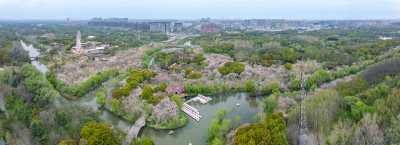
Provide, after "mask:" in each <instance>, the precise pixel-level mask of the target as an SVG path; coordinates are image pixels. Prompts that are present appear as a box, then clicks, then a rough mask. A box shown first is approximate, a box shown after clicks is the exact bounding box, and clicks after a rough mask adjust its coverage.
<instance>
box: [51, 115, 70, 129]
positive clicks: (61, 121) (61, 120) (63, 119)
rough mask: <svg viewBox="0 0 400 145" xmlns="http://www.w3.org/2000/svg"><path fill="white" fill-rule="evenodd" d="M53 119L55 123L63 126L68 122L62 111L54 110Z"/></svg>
mask: <svg viewBox="0 0 400 145" xmlns="http://www.w3.org/2000/svg"><path fill="white" fill-rule="evenodd" d="M54 121H55V122H56V124H57V125H59V126H62V127H65V126H66V125H67V123H68V118H67V114H66V113H65V112H64V111H56V114H55V117H54Z"/></svg>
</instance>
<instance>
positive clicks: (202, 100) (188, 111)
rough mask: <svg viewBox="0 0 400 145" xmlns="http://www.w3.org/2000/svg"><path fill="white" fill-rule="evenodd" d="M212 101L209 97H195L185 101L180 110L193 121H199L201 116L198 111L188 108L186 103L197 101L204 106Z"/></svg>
mask: <svg viewBox="0 0 400 145" xmlns="http://www.w3.org/2000/svg"><path fill="white" fill-rule="evenodd" d="M211 100H212V99H211V98H210V97H206V96H203V95H200V94H199V95H197V97H194V98H192V99H190V100H188V101H186V102H185V103H183V105H182V108H181V110H182V111H183V112H184V113H186V114H187V115H189V116H190V117H192V118H193V119H194V120H196V121H200V118H201V115H200V112H199V110H197V109H196V108H194V107H192V106H190V105H189V104H188V103H190V102H192V101H194V102H197V101H199V102H200V103H202V104H206V103H208V101H211Z"/></svg>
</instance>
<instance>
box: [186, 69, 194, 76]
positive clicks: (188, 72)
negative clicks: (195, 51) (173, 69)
mask: <svg viewBox="0 0 400 145" xmlns="http://www.w3.org/2000/svg"><path fill="white" fill-rule="evenodd" d="M193 69H194V68H193V67H187V68H185V75H189V74H190V73H191V72H192V70H193Z"/></svg>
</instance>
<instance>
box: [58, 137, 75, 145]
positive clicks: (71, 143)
mask: <svg viewBox="0 0 400 145" xmlns="http://www.w3.org/2000/svg"><path fill="white" fill-rule="evenodd" d="M58 145H76V142H75V140H74V139H73V138H70V137H68V138H66V139H63V140H61V141H60V142H59V143H58ZM79 145H80V144H79Z"/></svg>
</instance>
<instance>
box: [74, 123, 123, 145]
mask: <svg viewBox="0 0 400 145" xmlns="http://www.w3.org/2000/svg"><path fill="white" fill-rule="evenodd" d="M81 137H82V138H84V139H86V140H87V141H88V143H89V145H100V144H101V145H116V144H118V142H117V139H116V138H115V136H114V134H113V131H112V130H111V129H110V128H108V127H107V126H106V125H104V124H102V123H96V122H88V123H86V125H85V126H83V127H82V129H81Z"/></svg>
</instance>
